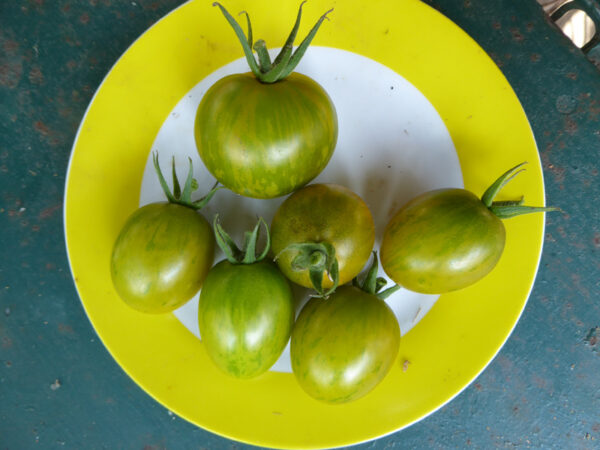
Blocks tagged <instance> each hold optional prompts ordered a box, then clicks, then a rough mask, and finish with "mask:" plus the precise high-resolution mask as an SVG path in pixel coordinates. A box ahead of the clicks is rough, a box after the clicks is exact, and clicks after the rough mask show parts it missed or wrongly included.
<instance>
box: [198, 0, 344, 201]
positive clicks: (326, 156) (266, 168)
mask: <svg viewBox="0 0 600 450" xmlns="http://www.w3.org/2000/svg"><path fill="white" fill-rule="evenodd" d="M216 5H217V6H219V7H220V8H221V11H222V12H223V14H224V15H225V17H226V18H227V20H228V21H229V23H230V24H231V25H232V27H233V28H234V30H235V31H236V34H237V36H238V38H239V39H240V42H241V43H242V46H243V48H244V52H245V54H246V58H247V60H248V63H249V65H250V68H251V70H252V72H249V73H244V74H234V75H228V76H226V77H224V78H222V79H220V80H219V81H217V82H216V83H215V84H214V85H212V86H211V87H210V88H209V89H208V91H207V92H206V93H205V94H204V96H203V98H202V100H201V102H200V105H199V107H198V110H197V113H196V121H195V128H194V130H195V131H194V132H195V139H196V146H197V149H198V153H199V154H200V157H201V158H202V161H203V162H204V164H205V165H206V167H207V169H208V170H209V171H210V172H211V173H212V174H213V175H214V176H215V178H216V179H217V180H219V182H221V183H222V184H223V185H224V186H226V187H227V188H229V189H231V190H232V191H234V192H236V193H238V194H241V195H244V196H247V197H254V198H274V197H279V196H281V195H285V194H288V193H290V192H292V191H294V190H296V189H297V188H299V187H301V186H303V185H305V184H306V183H308V182H309V181H310V180H312V179H313V178H315V177H316V176H317V175H318V174H319V173H320V172H321V171H322V170H323V169H324V168H325V166H326V165H327V163H328V162H329V160H330V158H331V155H332V154H333V151H334V148H335V144H336V142H337V134H338V127H337V115H336V111H335V107H334V105H333V103H332V101H331V99H330V98H329V96H328V95H327V92H325V90H324V89H323V88H322V87H321V86H320V85H319V84H318V83H317V82H316V81H314V80H312V79H311V78H309V77H307V76H305V75H302V74H298V73H291V72H292V70H293V69H294V68H295V67H296V65H297V64H298V62H299V61H300V58H301V57H302V56H303V54H304V52H305V51H306V48H307V47H308V45H309V43H310V41H311V40H312V38H313V36H314V35H315V33H316V32H317V29H318V28H319V26H320V24H321V22H322V21H323V19H324V18H325V16H326V14H327V13H325V15H323V16H322V17H321V18H320V19H319V21H318V22H317V24H316V25H315V26H314V27H313V29H312V30H311V32H310V33H309V35H308V36H307V38H306V39H305V40H304V41H303V42H302V43H301V44H300V46H299V47H298V48H297V49H296V51H295V52H292V45H293V41H294V39H295V36H296V32H297V30H298V26H299V23H300V16H301V11H302V6H300V11H299V12H298V17H297V20H296V23H295V25H294V29H293V30H292V32H291V34H290V36H289V38H288V40H287V42H286V44H285V45H284V47H283V48H282V50H281V53H280V55H279V56H277V58H275V60H274V61H273V62H271V60H270V57H269V55H268V53H267V50H266V46H265V43H264V41H262V40H258V41H256V42H255V43H254V45H253V43H252V33H251V31H250V30H251V29H250V20H249V19H248V27H249V33H248V35H249V39H248V38H246V37H245V36H244V33H243V31H242V29H241V28H240V26H239V24H238V23H237V22H236V21H235V20H234V19H233V18H232V17H231V16H230V15H229V13H228V12H227V11H226V10H225V8H223V7H222V6H221V5H219V4H218V3H216ZM252 47H253V48H254V50H255V51H256V53H257V55H258V62H257V61H256V59H255V57H254V55H253V53H252Z"/></svg>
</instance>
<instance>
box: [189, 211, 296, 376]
mask: <svg viewBox="0 0 600 450" xmlns="http://www.w3.org/2000/svg"><path fill="white" fill-rule="evenodd" d="M261 222H262V220H261V221H259V223H258V224H257V225H256V227H255V229H254V231H253V232H252V233H247V237H246V240H245V247H244V248H243V249H242V250H239V249H238V248H237V247H236V246H235V244H234V243H233V241H232V240H231V239H230V238H229V236H227V234H226V233H225V232H224V231H223V229H222V228H221V227H220V225H219V224H218V222H217V220H216V219H215V225H214V228H215V235H216V237H217V242H218V243H219V246H220V247H221V248H222V249H223V251H224V252H225V254H226V256H227V258H226V259H225V260H223V261H221V262H219V263H218V264H217V265H216V266H214V267H213V268H212V269H211V270H210V272H209V273H208V276H207V277H206V280H205V281H204V285H203V286H202V291H200V302H199V305H198V325H199V328H200V336H201V339H202V342H203V343H204V347H205V349H206V351H207V353H208V355H209V357H210V358H211V360H212V361H213V362H214V363H215V365H216V366H217V367H218V368H219V369H221V370H222V371H223V372H225V373H227V374H229V375H231V376H233V377H236V378H253V377H256V376H258V375H260V374H261V373H263V372H265V371H267V370H268V369H269V368H270V367H271V366H272V365H273V364H274V363H275V361H277V359H278V358H279V356H280V355H281V353H282V352H283V349H284V348H285V346H286V344H287V342H288V340H289V338H290V333H291V330H292V325H293V323H294V300H293V294H292V289H291V287H290V284H289V282H288V281H287V279H286V278H285V277H284V276H283V275H282V273H281V272H280V271H279V269H278V268H277V266H276V265H275V263H273V262H272V261H270V260H268V259H264V258H265V256H266V254H267V252H268V250H269V248H268V246H269V244H268V242H269V241H268V239H267V247H266V248H265V250H264V251H263V252H262V254H261V255H259V256H256V253H255V249H256V240H257V237H258V227H259V224H260V223H261ZM265 227H266V225H265ZM267 235H268V229H267Z"/></svg>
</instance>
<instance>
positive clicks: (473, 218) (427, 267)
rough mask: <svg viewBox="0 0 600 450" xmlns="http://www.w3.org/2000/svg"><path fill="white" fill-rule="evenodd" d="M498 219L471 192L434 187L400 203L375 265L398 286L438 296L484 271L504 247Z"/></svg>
mask: <svg viewBox="0 0 600 450" xmlns="http://www.w3.org/2000/svg"><path fill="white" fill-rule="evenodd" d="M505 237H506V233H505V230H504V225H503V224H502V221H501V220H500V219H499V218H498V217H497V216H495V215H494V214H493V213H492V212H491V211H490V210H489V209H488V208H487V207H486V206H485V205H484V204H483V202H482V201H481V200H480V199H479V198H477V197H476V196H475V195H474V194H473V193H471V192H469V191H467V190H465V189H439V190H435V191H431V192H427V193H425V194H422V195H420V196H418V197H416V198H415V199H413V200H411V201H410V202H409V203H407V204H406V205H405V206H403V207H402V208H401V209H400V210H399V211H398V212H397V213H396V214H395V215H394V217H393V218H392V219H391V221H390V222H389V223H388V225H387V226H386V229H385V232H384V236H383V241H382V243H381V264H382V266H383V269H384V270H385V272H386V273H387V274H388V276H389V277H390V278H391V279H392V280H394V282H396V283H398V284H399V285H401V286H403V287H405V288H407V289H410V290H412V291H416V292H422V293H426V294H442V293H444V292H450V291H454V290H457V289H462V288H464V287H467V286H469V285H471V284H473V283H475V282H476V281H478V280H479V279H481V278H483V277H484V276H485V275H487V274H488V273H489V272H490V271H491V270H492V269H493V268H494V266H495V265H496V263H497V262H498V260H499V259H500V256H501V255H502V251H503V249H504V243H505Z"/></svg>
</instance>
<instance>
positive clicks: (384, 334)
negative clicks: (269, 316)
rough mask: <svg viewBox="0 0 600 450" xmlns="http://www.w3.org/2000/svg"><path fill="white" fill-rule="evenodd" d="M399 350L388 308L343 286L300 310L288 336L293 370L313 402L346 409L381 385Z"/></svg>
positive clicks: (398, 330)
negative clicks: (334, 404)
mask: <svg viewBox="0 0 600 450" xmlns="http://www.w3.org/2000/svg"><path fill="white" fill-rule="evenodd" d="M399 345H400V328H399V326H398V322H397V321H396V317H395V316H394V313H393V312H392V310H391V309H390V307H389V306H388V305H387V304H386V303H385V302H384V301H383V300H380V299H379V298H377V296H376V295H374V294H369V293H367V292H364V291H362V290H361V289H359V288H357V287H354V286H349V285H347V286H342V287H340V288H338V289H337V290H336V292H335V293H334V294H332V295H331V296H330V297H329V298H328V299H322V298H313V299H311V300H310V301H309V302H308V303H307V304H306V306H305V307H304V308H303V309H302V312H301V313H300V315H299V316H298V320H297V321H296V325H295V326H294V330H293V332H292V339H291V349H290V352H291V361H292V370H293V372H294V375H295V376H296V379H297V380H298V383H299V384H300V386H301V387H302V389H304V390H305V391H306V392H307V393H308V394H309V395H311V396H312V397H314V398H316V399H317V400H321V401H324V402H328V403H345V402H349V401H352V400H356V399H358V398H360V397H362V396H364V395H366V394H367V393H369V392H370V391H371V390H372V389H373V388H375V386H377V384H379V382H380V381H381V380H382V379H383V378H384V377H385V375H386V374H387V373H388V371H389V370H390V368H391V367H392V364H393V363H394V360H395V359H396V355H397V354H398V347H399Z"/></svg>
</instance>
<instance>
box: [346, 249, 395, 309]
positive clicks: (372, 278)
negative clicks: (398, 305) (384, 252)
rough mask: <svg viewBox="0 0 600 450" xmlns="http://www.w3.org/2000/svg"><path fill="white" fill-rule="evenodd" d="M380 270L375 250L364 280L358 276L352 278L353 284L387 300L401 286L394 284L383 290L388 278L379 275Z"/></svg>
mask: <svg viewBox="0 0 600 450" xmlns="http://www.w3.org/2000/svg"><path fill="white" fill-rule="evenodd" d="M378 270H379V263H378V261H377V252H373V262H372V263H371V267H369V270H368V271H367V275H366V276H365V278H364V279H363V281H362V282H361V281H360V280H359V279H358V277H355V278H354V279H353V280H352V285H353V286H354V287H357V288H359V289H361V290H363V291H365V292H367V293H368V294H373V295H375V296H377V297H378V298H380V299H381V300H385V299H386V298H388V297H389V296H390V295H392V294H393V293H394V292H396V291H398V290H400V288H401V286H400V285H398V284H395V285H394V286H392V287H389V288H387V289H386V290H385V291H382V290H381V289H383V287H384V286H385V285H386V284H387V280H386V279H385V278H382V277H378V276H377V271H378Z"/></svg>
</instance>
